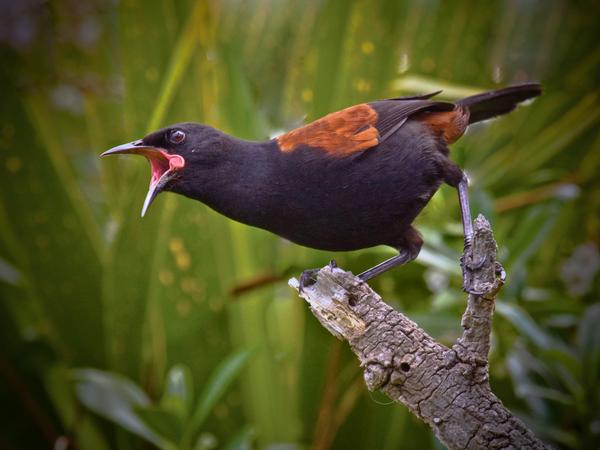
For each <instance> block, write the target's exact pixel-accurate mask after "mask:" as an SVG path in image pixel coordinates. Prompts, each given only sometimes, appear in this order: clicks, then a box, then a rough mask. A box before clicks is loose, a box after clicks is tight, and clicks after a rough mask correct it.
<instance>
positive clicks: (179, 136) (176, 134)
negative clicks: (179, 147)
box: [169, 130, 185, 144]
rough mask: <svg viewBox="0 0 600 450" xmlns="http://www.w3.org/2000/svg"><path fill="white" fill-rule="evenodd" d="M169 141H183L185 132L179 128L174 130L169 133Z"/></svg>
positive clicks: (177, 142)
mask: <svg viewBox="0 0 600 450" xmlns="http://www.w3.org/2000/svg"><path fill="white" fill-rule="evenodd" d="M169 141H171V142H172V143H173V144H181V143H182V142H183V141H185V133H184V132H183V131H181V130H175V131H173V132H172V133H171V134H170V135H169Z"/></svg>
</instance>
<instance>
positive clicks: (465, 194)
mask: <svg viewBox="0 0 600 450" xmlns="http://www.w3.org/2000/svg"><path fill="white" fill-rule="evenodd" d="M456 188H457V190H458V202H459V204H460V215H461V219H462V225H463V234H464V239H465V248H464V253H463V257H462V258H461V268H462V276H463V289H464V290H465V291H466V292H471V293H475V292H473V287H472V285H471V279H470V277H469V273H468V271H467V269H471V268H477V267H480V266H481V265H482V264H483V263H484V262H485V261H473V260H472V259H471V244H472V242H473V222H472V221H471V210H470V208H469V180H468V179H467V176H466V175H464V174H463V176H462V179H461V180H460V181H459V183H458V185H457V186H456Z"/></svg>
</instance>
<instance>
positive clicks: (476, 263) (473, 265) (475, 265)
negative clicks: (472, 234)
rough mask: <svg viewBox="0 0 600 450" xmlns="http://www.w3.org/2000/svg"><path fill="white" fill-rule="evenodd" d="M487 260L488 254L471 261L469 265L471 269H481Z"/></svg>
mask: <svg viewBox="0 0 600 450" xmlns="http://www.w3.org/2000/svg"><path fill="white" fill-rule="evenodd" d="M486 261H487V255H483V256H482V257H481V258H479V260H478V261H471V262H470V263H469V266H468V267H469V269H470V270H477V269H481V268H482V267H483V265H484V264H485V262H486Z"/></svg>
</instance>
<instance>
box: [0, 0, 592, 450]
mask: <svg viewBox="0 0 600 450" xmlns="http://www.w3.org/2000/svg"><path fill="white" fill-rule="evenodd" d="M4 3H6V5H4V4H3V5H2V6H1V7H0V13H1V15H2V17H3V18H6V20H5V21H4V22H3V32H2V33H0V58H1V59H2V64H0V83H1V85H2V86H3V97H2V102H0V117H1V119H0V192H1V194H0V296H1V299H0V325H1V326H0V335H1V342H2V344H3V345H2V352H0V378H1V379H2V383H0V393H1V394H0V395H2V400H3V401H4V404H5V405H6V406H5V408H3V411H2V412H1V413H0V414H1V417H2V423H3V426H2V430H1V431H2V432H1V433H0V434H1V435H2V444H3V445H4V446H7V447H11V448H42V447H51V446H53V445H54V443H55V442H56V440H57V439H59V438H62V439H63V440H64V439H67V440H69V441H74V442H75V443H76V444H77V447H79V448H86V449H102V450H104V449H107V448H116V449H129V448H140V447H142V446H143V445H144V444H142V440H145V441H149V442H152V443H153V445H155V446H159V447H161V446H165V445H166V446H167V447H168V446H170V445H171V446H175V447H177V446H179V445H183V446H187V448H191V447H193V446H196V448H207V449H208V448H214V447H215V446H217V447H220V448H231V449H248V448H261V449H262V448H307V447H314V448H317V449H319V450H324V449H329V448H333V449H343V448H360V449H362V448H365V449H367V448H385V449H397V448H420V449H423V448H424V449H427V448H430V449H431V448H437V446H438V445H439V444H438V443H437V442H436V441H435V440H434V439H433V438H432V437H431V435H430V432H429V430H428V429H427V428H426V427H425V426H424V425H423V424H421V423H420V422H419V421H417V420H416V419H414V418H413V417H412V416H411V415H410V414H408V413H407V411H406V410H404V409H403V408H402V407H399V406H395V405H386V404H385V399H380V398H379V397H371V396H369V395H367V394H366V393H365V389H364V385H363V382H362V379H361V375H360V370H359V368H358V367H357V364H356V361H355V360H354V358H353V357H352V355H350V354H349V353H348V352H347V351H346V349H345V348H344V347H342V346H340V344H339V343H337V342H336V341H334V340H333V339H332V338H331V336H329V335H328V334H327V333H326V332H325V331H324V330H323V329H322V328H321V327H320V325H319V324H318V323H316V321H315V320H314V318H313V317H312V316H310V315H309V314H308V313H307V311H306V308H305V306H304V305H303V304H302V303H301V302H299V301H298V300H297V298H296V297H295V295H294V293H293V292H291V291H290V290H289V289H288V287H287V286H286V284H285V280H286V278H287V277H289V276H292V275H297V274H298V273H299V272H300V271H301V270H303V269H305V268H309V267H317V266H322V265H324V264H325V263H326V262H328V261H329V259H331V258H332V257H335V258H336V259H337V261H338V263H339V264H340V265H341V266H342V267H345V268H348V269H351V270H353V271H354V272H355V273H357V272H359V271H361V270H363V269H364V268H366V267H369V266H371V265H373V264H375V263H376V262H379V261H380V260H382V259H384V258H386V257H388V256H390V253H389V252H390V250H389V249H386V248H374V249H369V250H365V251H361V252H352V253H344V254H336V255H331V254H329V253H326V252H317V251H313V250H309V249H304V248H300V247H298V246H295V245H292V244H290V243H288V242H285V241H283V240H282V239H279V238H277V237H274V236H271V235H269V234H268V233H265V232H263V231H260V230H256V229H252V228H249V227H245V226H242V225H240V224H237V223H232V222H230V221H228V220H226V219H224V218H222V217H220V216H218V215H217V214H215V213H214V212H212V211H210V210H209V209H207V208H206V207H204V206H202V205H200V204H198V203H196V202H193V201H190V200H188V199H185V198H182V197H177V196H175V195H171V194H163V195H161V196H160V197H159V198H158V199H157V200H156V202H155V204H154V205H153V206H152V208H151V209H150V211H149V214H148V215H147V217H146V218H144V219H140V218H139V211H140V208H141V204H142V200H143V197H144V194H145V189H146V186H147V181H148V180H147V177H148V173H147V167H145V163H144V162H143V161H141V160H134V159H132V160H130V159H126V158H124V159H120V158H115V159H114V160H107V161H104V160H103V161H99V160H98V158H97V155H98V154H99V153H100V152H102V151H103V150H105V149H107V148H109V147H111V146H113V145H116V144H120V143H123V142H128V141H131V140H133V139H137V138H139V137H141V136H143V135H144V134H145V133H146V132H147V131H148V130H153V129H155V128H158V127H161V126H165V125H167V124H169V123H173V122H179V121H190V120H192V121H198V122H204V123H208V124H210V125H213V126H215V127H218V128H220V129H222V130H224V131H226V132H229V133H232V134H235V135H237V136H239V137H244V138H250V139H265V138H268V137H269V136H274V135H276V134H277V133H279V132H281V131H282V130H286V129H290V128H293V127H295V126H297V125H299V124H301V123H302V122H303V121H305V120H310V119H314V118H316V117H318V116H320V115H322V114H325V113H327V112H329V111H333V110H335V109H338V108H341V107H344V106H348V105H351V104H354V103H359V102H362V101H368V100H372V99H376V98H383V97H392V96H398V95H404V94H414V93H422V92H426V91H435V90H437V89H444V92H443V93H442V97H443V98H449V99H452V98H457V97H460V96H464V95H469V94H471V93H474V92H478V91H480V90H483V89H488V88H494V87H496V86H501V85H505V84H509V83H511V82H516V81H522V80H526V79H536V80H539V81H541V82H542V83H543V85H544V95H543V96H542V97H540V98H539V99H537V100H535V101H534V102H533V103H532V104H531V105H528V106H524V107H521V108H519V110H518V111H516V112H515V113H513V114H511V115H508V116H505V117H503V118H500V119H498V120H496V121H493V122H490V123H484V124H480V125H477V126H473V127H471V129H470V130H469V132H468V133H467V135H466V136H465V137H463V138H462V139H461V140H460V141H459V142H457V143H456V144H455V145H453V148H452V158H453V159H454V160H455V161H456V162H458V163H459V164H460V165H461V166H463V167H464V168H465V169H466V170H467V172H468V174H469V176H470V179H471V195H472V199H473V207H472V209H473V212H474V213H477V212H482V213H484V214H485V215H486V216H487V217H488V218H489V219H490V220H491V221H492V224H493V227H494V231H495V233H496V238H497V241H498V243H499V245H500V249H499V255H500V259H501V260H502V261H503V263H504V265H505V268H506V270H507V273H508V280H507V284H506V286H505V288H504V289H503V290H502V292H501V294H500V295H501V298H500V299H499V301H498V308H497V312H498V313H497V314H496V318H495V322H494V334H493V348H492V352H491V360H490V364H491V383H492V385H493V389H494V391H495V392H496V393H497V394H498V396H499V397H500V398H501V399H502V401H503V402H504V403H505V404H506V405H507V406H508V407H509V408H510V409H511V410H513V411H515V412H517V413H518V414H520V415H521V417H523V418H524V420H526V421H527V422H528V423H529V424H530V425H531V426H532V427H533V428H534V429H535V430H536V432H538V433H539V434H540V435H541V436H543V437H544V438H546V439H547V440H549V441H550V442H551V443H552V444H554V445H555V446H557V447H561V448H598V447H599V446H600V429H599V427H598V423H600V416H599V411H600V406H599V405H600V401H599V399H598V389H597V388H596V386H597V385H598V384H600V383H599V380H598V378H599V376H600V375H599V374H600V354H599V352H598V346H599V340H600V338H599V335H598V327H597V325H596V324H597V323H598V320H600V318H599V317H598V314H599V313H598V300H599V298H598V297H599V294H600V286H599V281H598V270H599V266H600V256H599V251H598V243H599V242H600V235H599V234H600V233H599V228H600V220H599V218H600V196H599V192H600V189H599V185H598V175H597V174H598V172H599V170H600V134H599V131H598V130H599V129H600V127H599V124H600V109H599V108H598V89H597V80H598V74H599V73H600V52H599V51H598V48H597V42H598V37H599V36H598V19H599V17H600V14H599V12H600V11H599V7H598V5H596V4H595V3H594V2H585V1H563V0H543V1H542V0H533V1H531V0H527V1H522V0H515V1H512V2H505V1H501V0H494V1H488V2H468V1H465V2H443V1H439V0H400V1H398V0H380V1H377V2H371V1H366V0H353V1H341V0H311V1H307V2H294V1H279V2H266V1H262V0H250V1H244V2H233V1H231V0H223V1H204V0H184V1H178V2H173V1H169V0H160V1H152V2H142V1H139V0H128V1H121V2H108V3H107V2H100V1H91V2H75V1H74V0H61V1H56V2H44V3H41V4H39V3H36V2H29V1H23V2H4ZM5 30H6V31H5ZM417 227H418V228H419V229H420V230H421V231H422V232H423V235H424V238H425V242H426V246H425V248H424V249H423V252H422V253H421V255H420V256H419V258H418V260H417V262H416V263H413V264H410V265H408V266H406V267H404V268H402V269H398V270H395V271H393V272H392V273H389V274H385V275H384V276H382V277H380V278H379V279H376V280H374V281H373V287H374V288H376V289H377V290H378V291H379V292H380V293H382V295H384V296H385V298H386V299H387V300H388V301H390V302H391V303H393V304H394V305H395V306H396V307H398V308H400V309H402V311H404V312H406V313H407V314H408V315H409V316H410V317H411V318H413V319H414V320H416V321H417V322H418V323H419V324H421V325H422V326H423V327H424V328H425V329H426V330H427V331H428V332H430V333H431V334H433V335H434V336H435V337H436V338H437V339H440V340H441V341H442V342H444V343H447V344H451V343H452V342H453V340H454V339H455V338H456V337H457V336H458V335H459V333H460V315H461V312H462V310H463V308H464V301H465V300H464V294H463V293H462V292H461V288H460V282H461V281H460V270H459V266H458V258H459V256H460V251H461V248H462V238H461V228H460V221H459V214H458V205H457V201H456V193H455V192H454V191H453V190H452V189H450V188H449V187H442V189H441V190H440V192H439V193H438V194H436V195H435V197H434V198H433V199H432V201H431V203H430V205H429V206H428V207H427V208H426V210H425V211H424V213H423V214H422V215H421V217H420V218H419V219H418V223H417ZM265 280H281V281H277V282H270V283H266V282H265ZM252 287H253V288H252ZM232 292H242V293H241V294H239V295H233V294H232ZM248 348H251V349H256V350H255V351H254V353H253V354H252V356H251V357H250V356H247V355H246V356H242V355H245V354H244V353H238V352H239V351H240V349H248ZM229 354H233V355H237V356H232V357H231V358H230V359H227V360H225V362H223V361H224V356H225V355H229ZM79 367H88V368H89V369H84V370H78V371H76V372H73V369H74V368H79ZM169 368H171V369H170V370H169ZM240 370H241V375H240V376H239V377H237V374H238V372H239V371H240ZM73 373H75V374H76V380H77V382H76V383H73V379H72V376H71V375H72V374H73ZM236 377H237V380H238V382H237V383H236V382H234V379H236ZM199 380H210V381H209V382H208V383H206V384H204V383H202V382H201V381H199ZM200 385H203V388H202V389H200V390H194V386H195V387H196V389H197V388H198V386H200ZM74 386H75V387H74ZM94 400H96V408H92V409H94V411H96V412H101V415H102V416H103V417H105V418H108V419H109V420H106V419H102V418H101V417H100V416H99V415H97V414H91V413H90V412H89V411H88V409H86V408H83V407H82V403H83V404H85V405H88V406H90V401H94ZM381 403H383V404H381ZM100 406H102V408H100ZM99 408H100V409H99ZM115 419H118V420H117V422H118V423H119V424H120V426H115V425H114V423H113V421H115ZM124 429H126V430H128V431H124ZM30 430H31V431H30ZM200 430H210V433H207V432H202V433H201V432H200ZM146 445H147V444H146ZM175 447H171V448H175Z"/></svg>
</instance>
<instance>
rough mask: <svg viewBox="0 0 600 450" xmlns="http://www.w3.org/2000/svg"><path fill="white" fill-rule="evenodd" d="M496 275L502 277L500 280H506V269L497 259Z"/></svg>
mask: <svg viewBox="0 0 600 450" xmlns="http://www.w3.org/2000/svg"><path fill="white" fill-rule="evenodd" d="M496 276H497V277H498V278H499V279H500V282H502V283H504V282H505V281H506V271H505V270H504V267H502V264H500V263H499V262H498V261H496Z"/></svg>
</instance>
